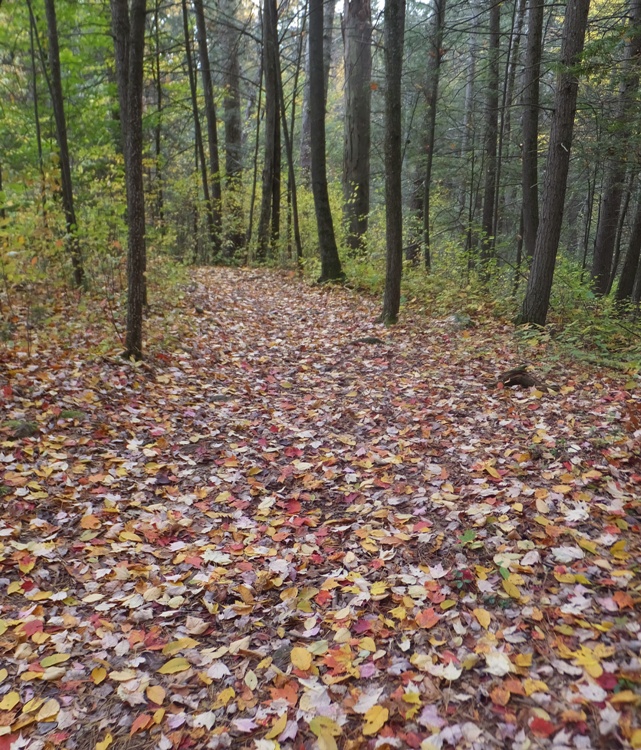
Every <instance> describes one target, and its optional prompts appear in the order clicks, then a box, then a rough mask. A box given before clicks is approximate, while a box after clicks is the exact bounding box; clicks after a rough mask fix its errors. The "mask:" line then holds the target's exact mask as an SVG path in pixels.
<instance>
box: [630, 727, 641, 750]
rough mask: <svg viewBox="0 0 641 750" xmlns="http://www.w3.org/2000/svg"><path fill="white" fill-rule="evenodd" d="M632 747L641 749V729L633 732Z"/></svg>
mask: <svg viewBox="0 0 641 750" xmlns="http://www.w3.org/2000/svg"><path fill="white" fill-rule="evenodd" d="M630 745H631V746H632V747H633V748H635V750H636V749H637V748H639V747H641V729H635V730H634V732H632V735H631V737H630Z"/></svg>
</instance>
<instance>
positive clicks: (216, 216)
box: [192, 0, 222, 254]
mask: <svg viewBox="0 0 641 750" xmlns="http://www.w3.org/2000/svg"><path fill="white" fill-rule="evenodd" d="M192 1H193V4H194V12H195V14H196V30H197V37H198V56H199V59H200V73H201V76H202V79H203V92H204V95H205V117H206V118H207V146H208V148H209V180H210V183H211V186H210V195H211V213H212V221H213V224H214V237H213V238H212V239H213V243H212V244H213V249H214V253H216V254H218V253H219V252H220V228H221V210H222V204H221V198H222V193H221V187H220V163H219V160H218V132H217V128H216V105H215V103H214V87H213V84H212V81H211V65H210V62H209V50H208V48H207V26H206V24H205V10H204V7H203V0H192Z"/></svg>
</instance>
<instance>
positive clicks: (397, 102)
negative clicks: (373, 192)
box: [381, 0, 405, 325]
mask: <svg viewBox="0 0 641 750" xmlns="http://www.w3.org/2000/svg"><path fill="white" fill-rule="evenodd" d="M383 15H384V23H385V218H386V229H385V241H386V269H385V291H384V294H383V312H382V314H381V320H382V322H383V323H385V324H386V325H391V324H393V323H396V321H397V320H398V311H399V309H400V305H401V277H402V274H403V197H402V185H401V168H402V163H403V151H402V142H403V134H402V127H401V77H402V73H403V42H404V37H405V0H385V8H384V11H383Z"/></svg>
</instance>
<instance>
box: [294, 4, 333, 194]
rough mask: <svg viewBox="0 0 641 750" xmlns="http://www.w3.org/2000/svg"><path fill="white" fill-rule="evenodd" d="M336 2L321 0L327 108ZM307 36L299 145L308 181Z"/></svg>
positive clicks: (309, 139) (302, 165) (325, 104)
mask: <svg viewBox="0 0 641 750" xmlns="http://www.w3.org/2000/svg"><path fill="white" fill-rule="evenodd" d="M335 8H336V0H323V107H326V106H327V89H328V87H329V69H330V67H331V62H332V36H333V31H334V11H335ZM309 60H310V58H309V36H308V38H307V50H306V55H305V87H304V89H303V122H302V128H301V143H300V167H301V170H302V172H303V177H304V178H305V179H306V180H309V175H310V174H311V166H312V152H311V143H312V137H311V136H312V126H311V110H310V100H309V97H310V83H309V81H310V69H309Z"/></svg>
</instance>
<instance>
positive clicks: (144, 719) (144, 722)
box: [129, 714, 153, 737]
mask: <svg viewBox="0 0 641 750" xmlns="http://www.w3.org/2000/svg"><path fill="white" fill-rule="evenodd" d="M152 722H153V717H151V716H149V714H140V716H137V717H136V718H135V719H134V723H133V724H132V725H131V729H130V731H129V736H130V737H131V736H132V735H134V734H136V732H141V731H142V730H143V729H147V727H148V726H149V725H150V724H151V723H152Z"/></svg>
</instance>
